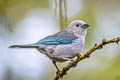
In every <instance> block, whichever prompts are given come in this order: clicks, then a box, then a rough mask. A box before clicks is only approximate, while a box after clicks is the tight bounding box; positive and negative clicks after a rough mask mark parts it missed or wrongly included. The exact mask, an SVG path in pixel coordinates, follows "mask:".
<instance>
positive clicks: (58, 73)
mask: <svg viewBox="0 0 120 80" xmlns="http://www.w3.org/2000/svg"><path fill="white" fill-rule="evenodd" d="M52 62H53V64H54V66H55V67H56V69H57V75H58V77H61V76H60V70H59V68H58V66H57V64H56V62H55V61H52Z"/></svg>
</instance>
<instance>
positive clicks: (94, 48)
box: [54, 37, 120, 80]
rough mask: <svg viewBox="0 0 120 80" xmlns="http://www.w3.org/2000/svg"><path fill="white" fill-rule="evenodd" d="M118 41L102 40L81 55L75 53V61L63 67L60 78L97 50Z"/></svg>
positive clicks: (116, 39)
mask: <svg viewBox="0 0 120 80" xmlns="http://www.w3.org/2000/svg"><path fill="white" fill-rule="evenodd" d="M119 41H120V37H117V38H113V39H111V40H106V39H103V40H102V42H101V43H100V44H95V45H94V46H93V47H92V48H91V49H89V50H88V51H87V52H86V53H84V54H83V55H81V54H80V53H77V59H76V60H74V61H72V62H71V63H70V64H68V65H66V66H65V67H63V69H62V70H61V72H60V76H61V77H63V76H64V75H66V74H67V71H69V70H70V69H71V68H73V67H75V66H76V65H77V64H78V62H80V61H81V60H83V59H85V58H88V57H89V56H90V55H91V54H92V53H93V52H94V51H96V50H98V49H102V48H103V46H105V45H106V44H110V43H117V44H118V43H119ZM58 79H60V77H59V76H58V75H56V77H55V78H54V80H58Z"/></svg>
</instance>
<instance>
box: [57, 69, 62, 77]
mask: <svg viewBox="0 0 120 80" xmlns="http://www.w3.org/2000/svg"><path fill="white" fill-rule="evenodd" d="M60 72H61V71H60V70H58V71H57V72H56V74H57V76H58V77H59V78H62V76H61V75H60Z"/></svg>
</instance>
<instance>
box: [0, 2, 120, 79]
mask: <svg viewBox="0 0 120 80" xmlns="http://www.w3.org/2000/svg"><path fill="white" fill-rule="evenodd" d="M75 19H82V20H84V21H85V22H87V23H88V24H90V28H89V29H88V34H87V37H86V44H85V47H84V50H83V51H82V53H84V52H86V51H87V50H89V49H90V48H91V47H92V46H93V45H94V44H95V43H100V42H101V40H102V39H103V38H106V39H111V38H115V37H120V0H0V80H52V79H53V78H54V76H55V73H56V69H55V67H54V66H53V64H52V62H51V61H50V60H49V59H48V58H47V57H46V56H45V55H43V54H40V53H39V52H38V51H37V50H34V49H27V50H26V49H8V46H10V45H12V44H28V43H34V42H36V41H38V40H39V39H41V38H43V37H45V36H48V35H50V34H54V33H56V32H58V31H59V30H62V29H64V28H65V26H66V25H67V24H68V23H69V22H70V21H72V20H75ZM119 57H120V44H118V45H117V44H109V45H106V46H105V47H104V48H103V49H102V50H98V51H95V52H94V53H93V54H92V55H91V56H90V58H88V59H85V60H83V61H81V62H80V63H79V64H78V66H77V67H76V68H74V69H71V70H70V71H69V72H68V74H67V75H66V76H65V77H64V78H63V79H62V80H120V62H119V61H120V58H119ZM66 64H67V62H66V63H63V64H58V65H59V67H60V68H62V67H63V66H65V65H66Z"/></svg>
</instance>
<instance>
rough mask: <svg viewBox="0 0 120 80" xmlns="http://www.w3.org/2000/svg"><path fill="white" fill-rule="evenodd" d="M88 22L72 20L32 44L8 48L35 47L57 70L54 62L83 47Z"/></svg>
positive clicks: (71, 54) (68, 58)
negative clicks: (61, 29)
mask: <svg viewBox="0 0 120 80" xmlns="http://www.w3.org/2000/svg"><path fill="white" fill-rule="evenodd" d="M87 27H89V25H88V24H86V23H85V22H84V21H82V20H74V21H72V22H71V23H70V24H69V25H68V26H67V28H66V29H65V30H63V31H60V32H58V33H56V34H53V35H50V36H47V37H45V38H43V39H41V40H39V41H38V42H36V43H34V44H26V45H12V46H10V48H35V49H37V50H38V51H39V52H41V53H43V54H45V55H46V56H47V57H49V58H50V59H51V60H52V62H53V64H54V65H55V67H56V68H57V70H58V72H59V71H60V70H59V69H58V67H57V65H56V62H64V61H68V60H71V59H73V58H74V57H75V56H76V54H77V53H80V52H81V50H82V49H83V47H84V43H85V37H86V33H87Z"/></svg>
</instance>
